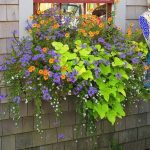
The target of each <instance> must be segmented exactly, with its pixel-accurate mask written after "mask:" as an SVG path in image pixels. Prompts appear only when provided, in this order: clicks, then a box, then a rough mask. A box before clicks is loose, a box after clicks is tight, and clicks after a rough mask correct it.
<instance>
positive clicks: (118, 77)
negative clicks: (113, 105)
mask: <svg viewBox="0 0 150 150" xmlns="http://www.w3.org/2000/svg"><path fill="white" fill-rule="evenodd" d="M116 78H117V79H118V80H120V79H121V74H120V73H119V72H118V73H116Z"/></svg>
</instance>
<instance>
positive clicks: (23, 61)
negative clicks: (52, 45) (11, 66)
mask: <svg viewBox="0 0 150 150" xmlns="http://www.w3.org/2000/svg"><path fill="white" fill-rule="evenodd" d="M30 60H31V55H29V54H24V55H23V56H22V58H20V63H21V65H22V66H23V67H25V66H27V65H28V64H29V61H30Z"/></svg>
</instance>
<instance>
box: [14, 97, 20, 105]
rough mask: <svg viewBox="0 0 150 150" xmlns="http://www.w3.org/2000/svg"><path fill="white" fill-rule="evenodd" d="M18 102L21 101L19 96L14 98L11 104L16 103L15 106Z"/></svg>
mask: <svg viewBox="0 0 150 150" xmlns="http://www.w3.org/2000/svg"><path fill="white" fill-rule="evenodd" d="M20 101H21V98H20V96H16V97H14V98H13V102H15V103H17V104H19V103H20Z"/></svg>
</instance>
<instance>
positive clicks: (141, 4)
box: [126, 0, 148, 28]
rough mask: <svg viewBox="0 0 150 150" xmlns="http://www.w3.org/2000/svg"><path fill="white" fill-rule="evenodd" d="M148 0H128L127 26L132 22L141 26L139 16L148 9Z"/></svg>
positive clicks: (136, 25)
mask: <svg viewBox="0 0 150 150" xmlns="http://www.w3.org/2000/svg"><path fill="white" fill-rule="evenodd" d="M147 9H148V5H147V0H126V28H127V27H128V26H129V24H130V23H131V22H133V23H134V24H135V28H137V27H139V23H138V18H139V16H140V15H141V14H143V13H144V12H145V11H147Z"/></svg>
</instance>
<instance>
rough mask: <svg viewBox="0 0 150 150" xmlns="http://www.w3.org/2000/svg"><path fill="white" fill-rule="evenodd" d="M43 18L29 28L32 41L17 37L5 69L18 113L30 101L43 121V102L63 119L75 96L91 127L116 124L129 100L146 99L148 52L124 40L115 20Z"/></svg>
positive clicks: (53, 12)
mask: <svg viewBox="0 0 150 150" xmlns="http://www.w3.org/2000/svg"><path fill="white" fill-rule="evenodd" d="M38 14H39V15H36V16H32V17H30V19H32V20H30V21H28V22H27V23H28V26H27V27H26V30H27V31H28V32H29V33H30V35H31V36H30V37H26V38H23V39H22V40H21V41H18V40H17V39H16V38H15V37H14V46H13V48H12V53H11V56H9V57H8V58H7V60H6V63H3V64H1V65H0V70H1V71H5V80H6V83H7V84H8V85H9V86H10V87H12V88H10V89H11V92H10V99H11V102H12V103H14V105H13V113H15V108H16V111H18V107H17V105H18V104H19V103H20V101H21V99H22V98H25V102H26V103H28V102H29V101H34V102H35V106H36V115H35V116H36V117H38V119H40V118H41V117H40V115H41V105H42V101H43V100H44V101H48V102H49V103H50V104H51V105H52V106H53V108H54V109H55V112H56V113H57V114H58V116H59V115H60V114H61V110H60V101H61V100H66V97H67V96H68V95H74V96H77V97H78V103H77V104H78V105H79V107H78V110H79V112H80V113H81V116H82V117H83V121H84V120H86V121H88V122H89V124H88V125H91V124H92V123H93V124H94V121H96V120H97V119H98V118H101V119H103V118H107V119H108V120H109V121H110V122H111V123H112V124H114V122H115V119H116V118H117V117H123V116H124V115H125V112H124V107H123V105H122V104H124V102H125V100H126V99H127V98H128V97H133V96H134V95H136V96H137V95H142V92H143V89H144V88H142V81H141V80H142V79H140V80H137V79H138V78H137V75H138V74H139V72H140V74H139V75H141V74H142V72H143V64H144V63H143V60H144V59H145V56H146V54H147V49H146V47H145V46H143V44H142V43H140V44H138V43H137V42H135V41H131V40H129V38H128V37H127V36H126V35H123V34H122V33H121V31H120V30H118V28H117V27H115V26H114V25H113V20H112V18H108V20H107V21H106V22H102V21H101V20H100V19H99V18H98V17H96V16H91V15H82V16H80V17H78V18H74V17H71V16H65V15H62V16H60V13H59V12H57V10H53V9H52V10H48V11H46V12H44V13H41V12H38ZM144 68H145V69H146V70H147V66H145V67H144ZM135 84H136V86H134V85H135ZM139 85H140V86H139ZM14 87H16V88H14ZM135 87H137V88H135ZM140 88H141V89H142V91H141V89H140ZM129 91H130V92H129ZM132 91H134V92H132ZM145 91H146V90H145ZM146 92H147V91H146ZM2 98H5V97H4V96H1V97H0V99H2ZM16 113H17V112H16ZM38 127H39V126H38ZM38 130H39V129H38ZM60 138H63V136H62V135H61V136H60Z"/></svg>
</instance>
